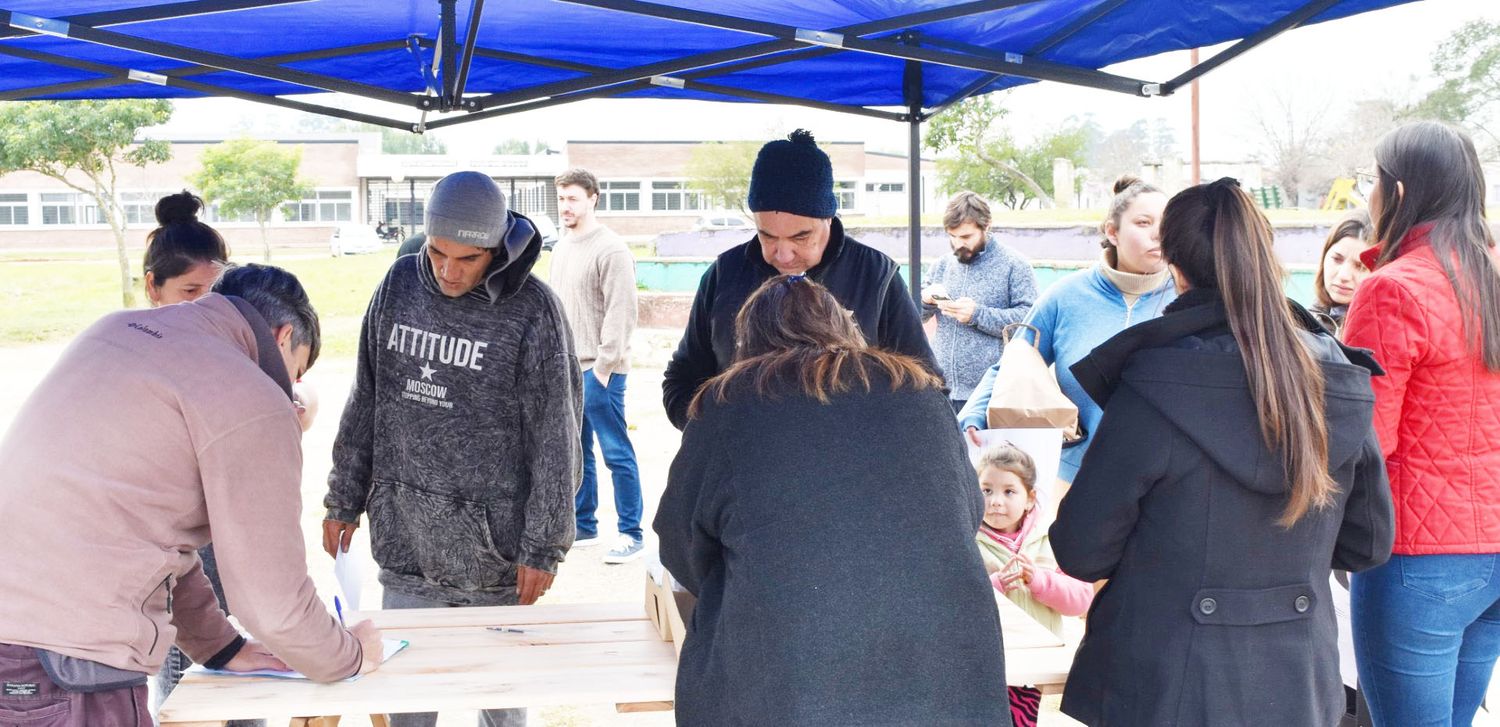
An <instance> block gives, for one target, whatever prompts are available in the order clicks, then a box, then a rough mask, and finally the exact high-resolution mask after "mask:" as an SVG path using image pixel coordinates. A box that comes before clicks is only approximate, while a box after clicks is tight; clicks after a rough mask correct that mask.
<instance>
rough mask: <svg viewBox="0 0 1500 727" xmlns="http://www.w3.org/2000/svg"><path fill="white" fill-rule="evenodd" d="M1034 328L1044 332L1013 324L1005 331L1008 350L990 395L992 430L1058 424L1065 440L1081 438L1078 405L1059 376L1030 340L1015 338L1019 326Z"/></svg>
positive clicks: (1022, 325)
mask: <svg viewBox="0 0 1500 727" xmlns="http://www.w3.org/2000/svg"><path fill="white" fill-rule="evenodd" d="M1022 328H1025V329H1030V330H1031V334H1032V336H1033V337H1039V336H1040V335H1041V334H1040V333H1039V332H1038V331H1037V329H1036V327H1035V326H1032V325H1029V324H1026V323H1012V324H1010V325H1008V326H1006V327H1005V330H1004V331H1001V336H1002V337H1004V339H1005V353H1003V354H1001V355H1000V371H999V373H998V374H996V376H995V389H994V392H993V393H991V394H990V409H989V427H990V428H991V429H1003V428H1018V429H1019V428H1027V427H1054V428H1058V429H1061V430H1063V439H1065V440H1067V441H1070V442H1071V441H1073V440H1075V439H1078V436H1079V435H1078V405H1077V404H1074V403H1073V401H1072V400H1071V399H1069V398H1068V397H1067V396H1066V395H1064V394H1063V393H1062V389H1060V388H1058V386H1057V377H1056V376H1053V375H1052V369H1051V368H1049V367H1048V366H1047V362H1046V361H1043V360H1042V354H1040V353H1037V350H1036V346H1034V345H1032V344H1031V342H1029V341H1026V340H1012V335H1013V334H1014V332H1015V331H1016V330H1018V329H1022Z"/></svg>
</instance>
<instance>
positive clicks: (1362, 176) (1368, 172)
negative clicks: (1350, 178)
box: [1354, 167, 1380, 184]
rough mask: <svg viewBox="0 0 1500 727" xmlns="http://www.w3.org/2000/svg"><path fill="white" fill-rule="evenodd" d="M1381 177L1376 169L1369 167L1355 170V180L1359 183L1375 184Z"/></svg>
mask: <svg viewBox="0 0 1500 727" xmlns="http://www.w3.org/2000/svg"><path fill="white" fill-rule="evenodd" d="M1379 178H1380V177H1379V175H1377V174H1376V173H1375V170H1374V169H1371V168H1369V167H1365V168H1363V169H1356V170H1354V181H1355V182H1357V183H1359V184H1374V183H1375V182H1376V180H1378V179H1379Z"/></svg>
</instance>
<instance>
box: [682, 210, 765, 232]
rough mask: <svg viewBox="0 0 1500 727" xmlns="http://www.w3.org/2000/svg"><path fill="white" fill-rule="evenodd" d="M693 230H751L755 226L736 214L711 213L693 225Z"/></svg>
mask: <svg viewBox="0 0 1500 727" xmlns="http://www.w3.org/2000/svg"><path fill="white" fill-rule="evenodd" d="M693 229H694V230H699V231H702V230H752V229H755V226H754V225H752V224H750V220H747V219H745V218H744V216H743V215H741V214H739V213H738V212H712V213H709V214H706V215H704V216H702V217H699V218H698V221H697V222H695V223H693Z"/></svg>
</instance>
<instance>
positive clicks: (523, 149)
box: [493, 139, 552, 155]
mask: <svg viewBox="0 0 1500 727" xmlns="http://www.w3.org/2000/svg"><path fill="white" fill-rule="evenodd" d="M549 151H552V146H551V145H550V144H548V143H547V142H545V141H542V140H541V139H537V140H536V142H535V143H533V142H529V141H524V140H522V139H506V140H504V141H502V142H500V143H499V144H496V145H495V151H494V152H493V153H495V154H521V155H529V154H546V153H547V152H549Z"/></svg>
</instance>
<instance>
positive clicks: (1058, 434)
mask: <svg viewBox="0 0 1500 727" xmlns="http://www.w3.org/2000/svg"><path fill="white" fill-rule="evenodd" d="M1062 432H1063V430H1061V429H1043V428H1028V429H984V430H981V431H980V432H979V440H980V441H982V442H984V447H976V446H974V443H973V442H970V441H969V438H968V437H964V442H965V443H966V444H967V445H968V447H969V461H970V462H972V463H974V464H976V465H977V464H978V463H979V456H980V455H981V454H984V450H985V449H988V448H990V447H993V446H995V445H997V444H1000V443H1002V442H1010V443H1011V444H1014V445H1016V447H1017V448H1019V449H1020V450H1021V451H1023V452H1025V453H1027V454H1029V455H1031V461H1032V462H1033V463H1034V464H1036V493H1037V497H1038V499H1040V500H1042V501H1044V502H1055V500H1054V499H1053V495H1054V494H1055V492H1056V483H1057V470H1058V466H1059V465H1060V464H1061V463H1062V444H1063V433H1062Z"/></svg>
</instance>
